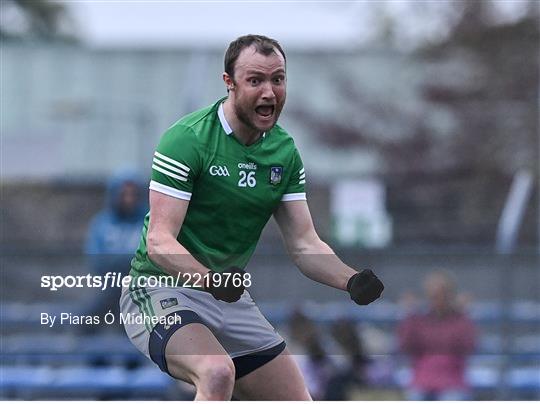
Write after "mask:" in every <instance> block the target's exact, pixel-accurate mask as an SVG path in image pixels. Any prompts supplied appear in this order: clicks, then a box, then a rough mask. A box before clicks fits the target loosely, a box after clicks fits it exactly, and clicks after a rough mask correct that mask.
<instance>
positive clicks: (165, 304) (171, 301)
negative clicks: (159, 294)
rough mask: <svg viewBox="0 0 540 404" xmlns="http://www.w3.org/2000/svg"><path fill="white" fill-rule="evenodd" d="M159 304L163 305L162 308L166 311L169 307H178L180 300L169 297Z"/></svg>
mask: <svg viewBox="0 0 540 404" xmlns="http://www.w3.org/2000/svg"><path fill="white" fill-rule="evenodd" d="M159 303H160V304H161V308H162V309H164V310H165V309H168V308H169V307H173V306H176V305H177V304H178V300H177V299H176V297H169V298H168V299H163V300H160V301H159Z"/></svg>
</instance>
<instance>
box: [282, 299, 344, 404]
mask: <svg viewBox="0 0 540 404" xmlns="http://www.w3.org/2000/svg"><path fill="white" fill-rule="evenodd" d="M289 332H290V336H291V341H290V346H291V352H294V353H295V355H298V356H297V357H296V359H297V362H298V366H299V367H300V369H301V370H302V374H303V375H304V379H305V381H306V385H307V387H308V390H309V393H310V394H311V396H312V397H313V399H314V400H322V399H323V398H324V397H325V394H326V389H327V387H328V382H329V380H330V377H331V376H332V375H333V374H334V367H333V365H332V363H331V361H330V359H329V357H328V355H327V353H326V351H325V349H324V348H323V345H324V343H323V341H322V338H321V335H320V333H319V330H318V328H317V325H316V324H315V322H313V321H312V320H311V319H310V318H309V317H308V316H307V315H305V314H304V313H303V312H302V310H301V309H299V308H297V309H295V310H294V311H293V313H292V315H291V317H290V318H289Z"/></svg>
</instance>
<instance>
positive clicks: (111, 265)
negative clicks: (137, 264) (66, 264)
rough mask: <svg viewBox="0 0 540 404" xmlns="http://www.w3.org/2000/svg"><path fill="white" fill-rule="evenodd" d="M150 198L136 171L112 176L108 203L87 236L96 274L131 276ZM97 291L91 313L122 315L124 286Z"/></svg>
mask: <svg viewBox="0 0 540 404" xmlns="http://www.w3.org/2000/svg"><path fill="white" fill-rule="evenodd" d="M147 199H148V198H147V192H146V189H145V187H143V185H142V180H141V178H140V176H139V175H137V174H136V173H135V172H134V171H128V170H125V171H121V172H118V173H117V174H115V175H113V176H112V177H111V178H110V179H109V181H108V183H107V190H106V196H105V206H104V208H103V210H101V211H100V212H98V213H97V214H96V215H95V216H94V218H93V219H92V222H91V223H90V227H89V229H88V234H87V237H86V245H85V254H86V256H87V257H88V263H89V265H90V269H91V271H92V273H93V274H94V275H101V276H104V275H105V274H106V273H107V272H116V273H121V274H122V276H124V275H127V273H128V272H129V270H130V261H131V258H132V256H133V252H134V251H135V250H136V249H137V245H138V244H139V240H140V237H141V229H142V225H143V220H144V216H145V214H146V212H147V203H146V201H147ZM95 290H96V298H95V299H94V301H93V302H92V303H91V304H90V306H89V307H88V309H87V310H86V312H87V314H89V315H99V316H100V317H101V318H103V315H105V314H106V313H107V312H108V311H109V310H111V311H112V312H113V313H114V315H115V317H116V318H118V314H119V308H118V300H119V299H120V292H121V289H120V288H107V289H105V290H103V291H102V290H100V289H95Z"/></svg>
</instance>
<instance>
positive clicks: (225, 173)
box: [209, 166, 230, 177]
mask: <svg viewBox="0 0 540 404" xmlns="http://www.w3.org/2000/svg"><path fill="white" fill-rule="evenodd" d="M209 172H210V175H213V176H216V175H217V176H219V177H229V176H230V174H229V170H227V166H211V167H210V170H209Z"/></svg>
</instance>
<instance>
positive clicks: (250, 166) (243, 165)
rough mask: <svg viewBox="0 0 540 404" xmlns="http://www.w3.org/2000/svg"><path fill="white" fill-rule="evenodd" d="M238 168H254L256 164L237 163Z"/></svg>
mask: <svg viewBox="0 0 540 404" xmlns="http://www.w3.org/2000/svg"><path fill="white" fill-rule="evenodd" d="M238 168H243V169H244V170H256V169H257V164H255V163H238Z"/></svg>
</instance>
